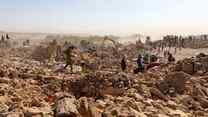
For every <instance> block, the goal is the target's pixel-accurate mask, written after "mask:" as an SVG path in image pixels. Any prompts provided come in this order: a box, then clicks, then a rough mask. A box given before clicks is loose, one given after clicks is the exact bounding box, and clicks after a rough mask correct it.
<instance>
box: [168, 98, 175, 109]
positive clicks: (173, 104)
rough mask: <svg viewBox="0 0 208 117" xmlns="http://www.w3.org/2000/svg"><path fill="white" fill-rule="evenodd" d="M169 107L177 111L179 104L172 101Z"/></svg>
mask: <svg viewBox="0 0 208 117" xmlns="http://www.w3.org/2000/svg"><path fill="white" fill-rule="evenodd" d="M167 103H168V107H170V108H172V109H176V108H177V104H176V103H175V102H173V101H171V100H168V102H167Z"/></svg>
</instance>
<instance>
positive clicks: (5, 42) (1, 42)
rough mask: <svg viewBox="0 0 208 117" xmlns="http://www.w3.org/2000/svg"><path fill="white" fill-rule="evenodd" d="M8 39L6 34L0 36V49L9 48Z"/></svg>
mask: <svg viewBox="0 0 208 117" xmlns="http://www.w3.org/2000/svg"><path fill="white" fill-rule="evenodd" d="M9 40H10V37H9V35H8V34H5V35H2V36H1V40H0V47H8V46H9Z"/></svg>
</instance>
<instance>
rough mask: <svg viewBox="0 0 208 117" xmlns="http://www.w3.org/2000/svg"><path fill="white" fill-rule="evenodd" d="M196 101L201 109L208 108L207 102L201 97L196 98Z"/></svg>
mask: <svg viewBox="0 0 208 117" xmlns="http://www.w3.org/2000/svg"><path fill="white" fill-rule="evenodd" d="M196 99H197V101H198V102H199V103H200V105H201V106H202V107H203V108H208V100H207V99H205V98H203V97H196Z"/></svg>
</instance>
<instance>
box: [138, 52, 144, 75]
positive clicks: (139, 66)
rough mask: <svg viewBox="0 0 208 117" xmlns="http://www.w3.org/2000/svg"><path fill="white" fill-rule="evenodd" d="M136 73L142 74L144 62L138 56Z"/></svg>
mask: <svg viewBox="0 0 208 117" xmlns="http://www.w3.org/2000/svg"><path fill="white" fill-rule="evenodd" d="M137 65H138V72H144V60H143V58H142V56H141V55H140V54H139V55H138V58H137Z"/></svg>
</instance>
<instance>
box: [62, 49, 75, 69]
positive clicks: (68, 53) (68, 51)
mask: <svg viewBox="0 0 208 117" xmlns="http://www.w3.org/2000/svg"><path fill="white" fill-rule="evenodd" d="M73 49H75V47H74V46H69V47H67V49H66V50H65V51H64V54H65V56H66V58H65V61H66V65H65V66H64V69H66V68H67V67H68V66H69V65H70V70H71V73H73V60H72V51H73Z"/></svg>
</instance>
